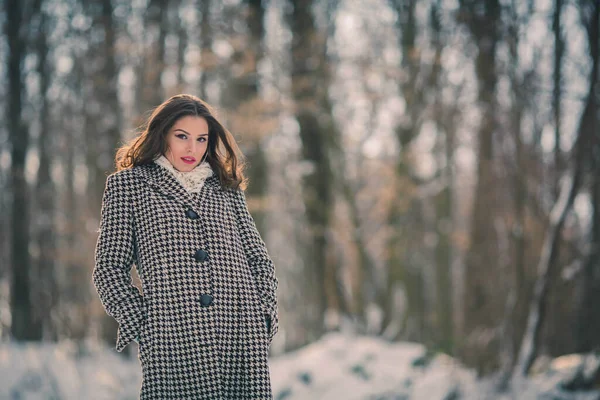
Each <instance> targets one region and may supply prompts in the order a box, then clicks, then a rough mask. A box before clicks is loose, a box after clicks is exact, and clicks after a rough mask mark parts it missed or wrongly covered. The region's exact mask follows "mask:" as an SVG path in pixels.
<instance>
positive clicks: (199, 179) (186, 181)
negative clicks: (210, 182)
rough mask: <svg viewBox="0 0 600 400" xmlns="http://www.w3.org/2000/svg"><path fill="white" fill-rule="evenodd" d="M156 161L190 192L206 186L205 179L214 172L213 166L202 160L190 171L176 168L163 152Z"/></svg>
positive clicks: (196, 191) (195, 191)
mask: <svg viewBox="0 0 600 400" xmlns="http://www.w3.org/2000/svg"><path fill="white" fill-rule="evenodd" d="M154 162H155V163H157V164H158V165H160V166H161V167H163V168H164V169H166V170H167V171H169V172H170V173H172V174H173V176H175V178H176V179H177V180H178V181H179V183H181V185H182V186H183V187H184V188H185V189H186V190H187V191H188V192H190V193H198V192H199V191H200V189H202V186H204V180H205V179H206V178H208V177H210V176H211V175H212V174H213V170H212V168H211V167H210V165H209V164H208V163H207V162H206V161H203V162H201V163H200V164H198V165H197V166H196V167H195V168H194V169H193V170H191V171H189V172H181V171H178V170H176V169H175V167H173V164H171V161H169V159H167V157H165V156H164V155H162V154H161V155H160V156H159V157H158V158H156V159H155V160H154Z"/></svg>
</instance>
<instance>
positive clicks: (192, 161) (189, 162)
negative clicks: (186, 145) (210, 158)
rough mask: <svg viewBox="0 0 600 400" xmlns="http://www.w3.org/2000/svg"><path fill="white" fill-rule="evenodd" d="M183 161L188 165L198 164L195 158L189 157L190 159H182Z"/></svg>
mask: <svg viewBox="0 0 600 400" xmlns="http://www.w3.org/2000/svg"><path fill="white" fill-rule="evenodd" d="M181 160H182V161H183V162H184V163H186V164H193V163H195V162H196V159H195V158H194V157H189V158H183V157H181Z"/></svg>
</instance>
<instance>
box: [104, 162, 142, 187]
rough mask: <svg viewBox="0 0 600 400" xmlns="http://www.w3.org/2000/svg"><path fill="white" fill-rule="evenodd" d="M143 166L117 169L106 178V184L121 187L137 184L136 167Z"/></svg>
mask: <svg viewBox="0 0 600 400" xmlns="http://www.w3.org/2000/svg"><path fill="white" fill-rule="evenodd" d="M142 167H143V166H139V167H138V166H136V167H131V168H124V169H121V170H119V171H116V172H113V173H112V174H110V175H108V177H107V178H106V182H107V185H111V186H119V187H121V188H127V187H128V186H129V187H132V186H136V185H138V184H139V171H138V169H140V168H142Z"/></svg>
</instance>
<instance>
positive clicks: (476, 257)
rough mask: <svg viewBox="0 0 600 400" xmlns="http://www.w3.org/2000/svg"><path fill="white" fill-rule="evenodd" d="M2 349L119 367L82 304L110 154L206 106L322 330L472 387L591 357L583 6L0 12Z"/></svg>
mask: <svg viewBox="0 0 600 400" xmlns="http://www.w3.org/2000/svg"><path fill="white" fill-rule="evenodd" d="M0 19H1V24H2V27H3V31H2V38H1V40H0V55H1V56H0V60H1V63H0V64H1V65H0V72H1V75H0V76H1V77H2V78H1V79H2V80H3V84H1V85H0V187H1V188H2V190H1V193H0V225H1V230H0V335H1V337H2V341H4V342H6V341H9V340H19V341H21V340H27V341H49V342H52V341H58V340H63V339H67V338H68V339H72V340H76V341H79V340H83V339H85V338H89V337H94V338H98V339H101V340H103V341H105V342H106V343H108V344H109V345H113V344H114V340H115V336H116V325H115V323H114V321H113V320H112V319H111V318H110V317H108V316H106V315H105V314H104V311H103V309H102V308H101V305H100V303H99V301H98V299H97V296H96V295H95V293H94V291H93V287H92V283H91V271H92V268H93V262H94V260H93V255H94V246H95V242H96V238H97V233H96V231H97V228H98V224H99V217H100V205H101V199H102V193H103V190H104V185H105V180H106V176H107V175H108V174H109V173H111V172H113V171H114V165H113V160H114V154H115V150H116V148H117V146H118V145H119V144H120V143H122V142H123V141H124V140H126V139H129V138H131V137H132V135H134V134H135V130H136V128H137V127H138V126H139V124H140V123H141V122H142V121H143V119H144V117H145V116H146V115H147V113H148V111H149V110H150V109H151V108H152V107H154V106H156V105H158V104H159V103H160V102H162V101H163V100H164V99H166V98H167V97H168V96H170V95H173V94H176V93H181V92H185V93H192V94H196V95H198V96H200V97H202V98H204V99H206V100H207V101H208V102H209V103H211V104H213V105H215V106H217V109H218V113H219V116H220V118H221V119H222V120H223V121H224V123H225V125H226V126H227V127H228V128H229V129H230V130H231V131H232V133H233V134H234V135H235V137H236V138H237V139H238V140H239V143H240V145H241V147H242V150H243V152H244V153H245V155H246V156H247V161H248V164H249V170H248V173H249V177H250V185H249V188H248V192H247V196H248V200H249V207H250V209H251V212H252V214H253V215H254V217H255V219H256V222H257V225H258V227H259V229H260V231H261V233H262V235H263V237H264V238H265V241H266V242H267V245H268V248H269V251H270V254H271V256H272V257H273V259H274V262H275V264H276V267H277V275H278V277H279V282H280V286H279V304H280V315H281V317H280V318H281V329H280V333H279V335H278V336H277V337H276V340H275V342H274V343H273V347H272V351H273V352H274V353H281V352H285V351H287V350H291V349H295V348H298V347H300V346H303V345H305V344H307V343H311V342H314V341H316V340H318V339H319V338H320V337H321V336H322V335H323V334H324V333H325V332H327V331H331V330H344V331H348V330H350V331H354V332H357V333H361V334H369V335H378V336H382V337H385V338H387V339H389V340H393V341H399V340H408V341H417V342H420V343H424V344H426V345H427V346H428V348H430V349H431V350H432V351H442V352H446V353H448V354H451V355H454V356H457V357H458V358H459V359H460V360H461V361H463V362H464V363H465V364H467V365H468V366H471V367H474V368H476V370H477V371H478V372H479V374H481V375H486V374H489V373H492V372H498V371H502V372H504V373H505V374H507V375H509V374H513V373H518V374H526V373H527V371H529V369H530V368H531V366H532V364H533V362H534V361H535V360H536V357H538V356H540V355H550V356H557V355H561V354H566V353H572V352H589V351H593V350H598V349H599V347H600V313H599V312H598V304H600V254H599V252H600V71H599V66H600V53H599V50H600V29H599V27H600V5H599V2H598V1H597V0H421V1H416V0H262V1H261V0H226V1H214V0H173V1H168V2H167V1H160V0H132V1H124V0H94V1H83V0H5V1H4V2H3V5H2V10H1V13H0Z"/></svg>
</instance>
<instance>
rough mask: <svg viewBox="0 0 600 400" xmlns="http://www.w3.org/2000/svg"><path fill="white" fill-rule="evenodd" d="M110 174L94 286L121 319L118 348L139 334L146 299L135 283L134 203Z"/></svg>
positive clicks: (111, 312)
mask: <svg viewBox="0 0 600 400" xmlns="http://www.w3.org/2000/svg"><path fill="white" fill-rule="evenodd" d="M121 177H122V176H119V175H110V176H109V177H108V179H107V180H106V188H105V190H104V196H103V199H102V211H101V221H100V230H99V232H100V234H99V236H98V241H97V243H96V251H95V267H94V271H93V274H92V278H93V282H94V286H95V287H96V291H97V292H98V295H99V296H100V301H101V302H102V305H103V306H104V309H105V310H106V312H107V314H109V315H111V316H112V317H113V318H114V319H115V320H116V321H117V322H118V323H119V331H118V338H117V343H116V349H117V351H122V350H123V348H125V346H127V344H128V343H129V342H130V341H131V340H133V339H134V337H135V336H136V335H137V332H138V328H139V326H140V324H141V323H142V320H143V313H142V310H143V307H142V306H143V299H142V295H141V294H140V292H139V290H138V289H137V288H136V287H135V286H134V285H133V284H132V280H131V275H130V271H131V267H132V265H133V261H134V239H133V238H134V233H133V207H132V202H131V199H130V198H128V197H127V194H126V189H127V182H123V179H120V178H121Z"/></svg>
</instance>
